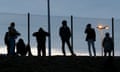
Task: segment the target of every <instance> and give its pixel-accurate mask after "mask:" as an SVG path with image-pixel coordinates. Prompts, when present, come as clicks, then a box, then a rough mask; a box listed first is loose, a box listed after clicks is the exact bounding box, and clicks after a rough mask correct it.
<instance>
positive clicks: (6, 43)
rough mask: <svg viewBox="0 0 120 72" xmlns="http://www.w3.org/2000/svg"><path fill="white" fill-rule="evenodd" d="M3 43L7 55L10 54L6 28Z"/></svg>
mask: <svg viewBox="0 0 120 72" xmlns="http://www.w3.org/2000/svg"><path fill="white" fill-rule="evenodd" d="M4 43H5V45H6V46H7V55H9V54H10V46H9V28H8V32H6V33H5V37H4Z"/></svg>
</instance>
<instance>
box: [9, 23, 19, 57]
mask: <svg viewBox="0 0 120 72" xmlns="http://www.w3.org/2000/svg"><path fill="white" fill-rule="evenodd" d="M8 28H9V33H8V42H9V47H10V53H9V54H10V55H11V56H14V55H15V40H16V39H17V37H18V36H20V33H19V32H18V31H17V30H16V29H15V23H14V22H12V23H11V24H10V27H8Z"/></svg>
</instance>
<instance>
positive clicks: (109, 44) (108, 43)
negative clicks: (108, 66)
mask: <svg viewBox="0 0 120 72" xmlns="http://www.w3.org/2000/svg"><path fill="white" fill-rule="evenodd" d="M102 46H103V48H104V56H106V55H107V53H108V55H109V56H111V52H112V51H113V40H112V38H111V37H110V35H109V33H108V32H107V33H106V34H105V37H104V39H103V42H102Z"/></svg>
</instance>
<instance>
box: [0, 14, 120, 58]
mask: <svg viewBox="0 0 120 72" xmlns="http://www.w3.org/2000/svg"><path fill="white" fill-rule="evenodd" d="M0 20H1V22H0V40H1V41H0V54H6V53H7V51H6V46H5V44H4V35H5V32H7V30H8V26H9V25H10V23H11V22H15V24H16V29H17V30H18V31H19V32H20V33H21V36H20V37H18V38H17V40H16V42H17V41H18V39H19V38H23V39H24V41H25V43H26V44H27V41H28V40H27V39H28V30H27V29H28V25H27V23H28V22H27V14H11V13H0ZM62 20H67V23H68V26H69V27H70V28H71V16H51V55H62V49H61V40H60V36H59V28H60V27H61V22H62ZM88 23H91V24H92V27H93V28H94V29H95V31H96V42H95V48H96V52H97V55H98V56H101V48H102V47H101V41H102V39H103V37H104V33H105V32H110V35H111V36H112V18H111V19H104V18H87V17H73V49H74V52H75V53H76V54H77V55H88V46H87V43H86V41H85V37H86V35H85V33H84V30H85V27H86V25H87V24H88ZM119 23H120V19H116V20H115V22H114V25H115V31H114V34H115V35H114V36H115V55H116V56H119V55H120V54H119V50H120V49H119V38H120V36H119V27H120V25H119ZM98 25H103V26H109V29H108V30H106V29H103V30H102V31H100V30H98V29H97V28H96V27H97V26H98ZM40 27H42V28H43V29H44V30H45V31H47V32H48V18H47V16H46V15H33V14H31V15H30V44H31V50H32V54H33V55H37V43H36V39H35V37H33V36H32V34H33V32H36V31H38V29H39V28H40ZM65 47H66V48H65V50H66V53H67V55H70V51H69V48H68V47H67V45H66V46H65ZM46 48H47V49H46V51H47V55H48V38H47V39H46Z"/></svg>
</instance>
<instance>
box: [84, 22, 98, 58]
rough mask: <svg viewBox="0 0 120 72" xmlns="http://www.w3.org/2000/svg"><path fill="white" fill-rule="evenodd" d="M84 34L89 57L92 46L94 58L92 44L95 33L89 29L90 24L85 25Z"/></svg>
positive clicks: (94, 51)
mask: <svg viewBox="0 0 120 72" xmlns="http://www.w3.org/2000/svg"><path fill="white" fill-rule="evenodd" d="M85 34H86V41H87V43H88V50H89V55H90V56H92V52H91V46H92V48H93V54H94V56H96V50H95V44H94V42H95V41H96V33H95V30H94V28H92V27H91V24H87V25H86V29H85Z"/></svg>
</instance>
